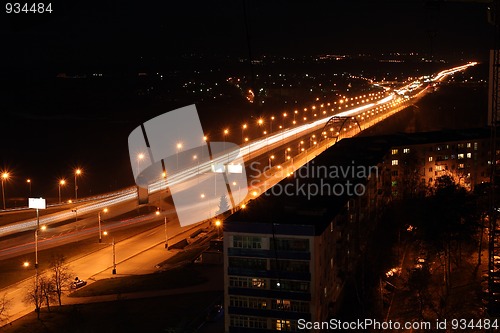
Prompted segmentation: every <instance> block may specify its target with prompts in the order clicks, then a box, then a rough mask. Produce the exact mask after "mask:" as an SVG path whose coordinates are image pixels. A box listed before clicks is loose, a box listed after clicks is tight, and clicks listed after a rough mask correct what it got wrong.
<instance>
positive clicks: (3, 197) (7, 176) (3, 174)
mask: <svg viewBox="0 0 500 333" xmlns="http://www.w3.org/2000/svg"><path fill="white" fill-rule="evenodd" d="M7 179H9V173H8V172H3V173H2V200H3V210H5V188H4V186H5V181H6V180H7Z"/></svg>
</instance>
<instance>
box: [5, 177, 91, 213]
mask: <svg viewBox="0 0 500 333" xmlns="http://www.w3.org/2000/svg"><path fill="white" fill-rule="evenodd" d="M82 173H83V170H82V169H81V168H77V169H75V171H74V177H75V201H76V200H78V183H77V181H78V180H77V179H78V177H79V176H81V175H82ZM10 178H11V174H10V172H8V171H3V172H1V176H0V179H1V183H2V204H3V210H5V209H6V196H5V183H6V182H7V181H8V180H9V179H10ZM26 184H28V187H29V196H28V197H31V187H32V184H33V181H32V179H31V178H28V179H26ZM57 185H58V193H59V203H60V204H61V203H62V200H61V186H65V185H66V179H64V178H63V179H59V180H58V182H57Z"/></svg>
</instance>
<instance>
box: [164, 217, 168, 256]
mask: <svg viewBox="0 0 500 333" xmlns="http://www.w3.org/2000/svg"><path fill="white" fill-rule="evenodd" d="M164 220H165V248H166V249H167V250H168V234H167V217H166V216H165V219H164Z"/></svg>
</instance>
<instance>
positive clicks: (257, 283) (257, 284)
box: [252, 279, 266, 288]
mask: <svg viewBox="0 0 500 333" xmlns="http://www.w3.org/2000/svg"><path fill="white" fill-rule="evenodd" d="M252 287H254V288H265V287H266V280H264V279H252Z"/></svg>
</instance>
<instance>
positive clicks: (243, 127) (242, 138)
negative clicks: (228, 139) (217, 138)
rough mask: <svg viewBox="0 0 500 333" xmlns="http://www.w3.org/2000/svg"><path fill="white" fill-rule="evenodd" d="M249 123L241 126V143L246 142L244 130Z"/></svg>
mask: <svg viewBox="0 0 500 333" xmlns="http://www.w3.org/2000/svg"><path fill="white" fill-rule="evenodd" d="M247 127H248V126H247V124H243V126H241V144H244V143H245V139H244V133H243V132H244V131H245V130H246V129H247Z"/></svg>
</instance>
